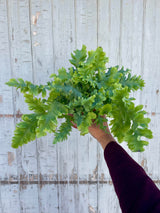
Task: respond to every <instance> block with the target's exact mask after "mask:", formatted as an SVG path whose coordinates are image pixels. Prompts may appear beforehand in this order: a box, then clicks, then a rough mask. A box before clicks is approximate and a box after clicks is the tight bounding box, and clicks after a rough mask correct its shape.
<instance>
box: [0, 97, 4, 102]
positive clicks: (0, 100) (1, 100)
mask: <svg viewBox="0 0 160 213" xmlns="http://www.w3.org/2000/svg"><path fill="white" fill-rule="evenodd" d="M2 102H3V98H2V95H0V103H2Z"/></svg>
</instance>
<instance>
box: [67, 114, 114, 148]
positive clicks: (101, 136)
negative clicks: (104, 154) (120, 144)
mask: <svg viewBox="0 0 160 213" xmlns="http://www.w3.org/2000/svg"><path fill="white" fill-rule="evenodd" d="M69 115H70V116H72V117H73V115H72V114H69ZM103 117H104V118H105V115H104V116H103ZM71 123H72V126H73V127H74V128H77V125H76V124H75V123H74V122H73V121H71ZM103 125H104V126H106V130H107V133H106V132H105V131H104V130H102V129H101V128H100V126H99V125H97V124H95V123H94V120H93V121H92V125H91V126H90V127H88V130H89V133H90V134H91V135H92V136H93V137H94V138H95V139H96V140H97V141H98V142H99V143H100V144H101V146H102V148H103V149H105V147H106V146H107V145H108V143H110V142H111V141H116V140H115V139H114V137H113V136H112V134H111V132H110V130H109V127H108V123H107V122H104V123H103Z"/></svg>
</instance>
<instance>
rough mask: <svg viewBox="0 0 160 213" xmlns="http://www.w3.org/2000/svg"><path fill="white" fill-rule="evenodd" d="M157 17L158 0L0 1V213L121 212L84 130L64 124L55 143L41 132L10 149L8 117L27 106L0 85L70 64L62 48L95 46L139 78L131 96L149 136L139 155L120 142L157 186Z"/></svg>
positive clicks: (12, 121) (38, 79) (98, 151)
mask: <svg viewBox="0 0 160 213" xmlns="http://www.w3.org/2000/svg"><path fill="white" fill-rule="evenodd" d="M159 19H160V2H159V0H143V1H138V0H128V1H126V0H125V1H122V0H120V1H116V0H87V1H85V0H54V1H53V0H47V1H40V0H19V1H17V0H11V1H10V0H6V1H5V0H2V1H0V65H1V66H0V147H1V149H0V213H10V212H16V213H43V212H45V213H50V212H54V213H75V212H77V213H81V212H84V213H87V212H89V213H97V212H98V213H114V212H117V213H118V212H121V211H120V207H119V202H118V199H117V197H116V194H115V191H114V187H113V183H112V180H111V178H110V174H109V171H108V168H107V165H106V163H105V160H104V155H103V150H102V148H101V147H100V145H99V144H98V143H97V141H96V140H95V139H94V138H93V137H91V136H90V135H89V134H88V135H85V136H81V135H80V134H79V132H78V131H77V130H76V129H72V132H71V135H70V136H69V137H68V140H66V141H64V142H62V143H58V144H56V145H53V144H52V141H53V137H54V136H53V135H52V134H48V135H47V136H46V137H43V138H40V139H36V140H35V141H33V142H30V143H29V144H27V145H24V146H23V147H21V148H19V149H17V150H14V149H12V148H11V138H12V136H13V132H14V129H15V125H16V123H17V122H19V121H20V120H21V115H22V114H24V113H29V112H30V111H29V110H28V108H27V105H26V104H25V102H24V98H23V95H22V94H21V93H20V92H19V91H16V90H15V89H14V88H13V89H12V88H10V87H8V86H6V85H5V84H4V83H5V82H6V81H8V80H9V79H10V78H12V77H14V78H18V77H20V78H23V79H24V80H29V81H31V82H33V83H36V84H44V83H46V81H49V80H50V79H49V76H50V74H51V73H57V71H58V69H59V68H61V67H65V68H66V69H67V68H68V67H69V66H71V64H70V63H69V61H68V59H70V53H71V52H72V51H73V50H75V49H76V48H81V47H82V44H85V45H86V46H87V49H88V50H91V49H96V47H97V46H102V47H103V49H104V50H105V52H106V55H107V56H108V57H109V63H108V66H115V65H117V64H119V65H124V67H125V68H130V69H131V70H132V74H137V75H142V77H143V79H144V80H145V82H146V86H145V88H144V90H143V91H142V92H141V91H140V92H136V93H132V96H134V97H135V98H136V101H135V104H136V105H137V104H144V109H145V110H146V111H147V115H146V116H148V117H150V118H151V123H150V128H151V130H152V131H153V136H154V138H153V139H152V140H149V146H148V147H146V149H145V152H144V153H132V152H131V151H130V150H129V149H128V147H127V145H126V143H125V142H124V143H122V144H121V145H122V147H123V148H124V149H125V150H126V151H127V152H128V153H129V154H130V156H132V157H133V159H135V160H136V161H137V162H138V163H139V164H140V165H141V166H142V167H143V168H144V169H145V171H146V173H147V174H148V175H149V176H150V177H151V178H152V179H153V180H154V182H155V183H156V185H157V186H158V187H159V184H160V169H159V162H160V157H159V152H160V145H159V144H160V139H159V138H160V134H159V126H158V125H159V122H160V108H159V105H160V104H159V103H160V99H159V98H160V96H159V91H160V88H159V80H160V74H159V73H160V72H159V65H160V58H159V55H160V54H159V53H160V40H159V39H160V25H159ZM62 122H63V120H60V121H59V125H60V124H61V123H62Z"/></svg>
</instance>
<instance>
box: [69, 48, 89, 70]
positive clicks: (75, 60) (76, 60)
mask: <svg viewBox="0 0 160 213" xmlns="http://www.w3.org/2000/svg"><path fill="white" fill-rule="evenodd" d="M74 53H75V54H73V53H71V56H72V59H70V60H69V61H70V63H71V64H73V65H74V66H75V67H79V66H80V65H81V63H82V62H84V61H85V60H86V57H87V51H86V46H85V45H83V46H82V49H81V50H75V51H74Z"/></svg>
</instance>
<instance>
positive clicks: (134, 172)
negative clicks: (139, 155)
mask: <svg viewBox="0 0 160 213" xmlns="http://www.w3.org/2000/svg"><path fill="white" fill-rule="evenodd" d="M104 157H105V160H106V163H107V165H108V168H109V172H110V175H111V177H112V181H113V184H114V187H115V191H116V193H117V196H118V198H119V202H120V206H121V208H122V212H129V213H132V212H133V213H135V212H136V213H146V212H154V213H157V212H160V191H159V190H158V188H157V187H156V185H155V184H154V183H153V181H152V180H151V179H150V178H149V177H148V176H147V174H146V173H145V171H144V169H143V168H142V167H141V166H140V165H139V164H138V163H137V162H136V161H134V160H133V159H132V158H131V157H130V156H129V155H128V153H127V152H126V151H125V150H124V149H123V148H122V147H121V146H120V145H119V144H118V143H110V144H108V146H106V148H105V150H104Z"/></svg>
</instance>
